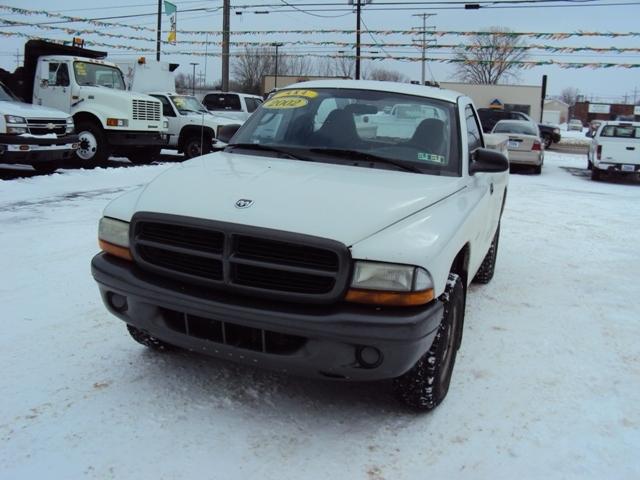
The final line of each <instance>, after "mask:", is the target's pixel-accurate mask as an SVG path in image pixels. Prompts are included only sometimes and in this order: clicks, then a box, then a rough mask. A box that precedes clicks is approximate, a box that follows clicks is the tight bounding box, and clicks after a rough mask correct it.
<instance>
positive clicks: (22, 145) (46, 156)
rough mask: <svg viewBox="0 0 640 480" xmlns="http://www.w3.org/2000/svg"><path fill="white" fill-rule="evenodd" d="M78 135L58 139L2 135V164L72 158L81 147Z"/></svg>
mask: <svg viewBox="0 0 640 480" xmlns="http://www.w3.org/2000/svg"><path fill="white" fill-rule="evenodd" d="M79 145H80V144H79V140H78V136H77V135H65V136H63V137H58V138H42V137H36V136H33V137H23V136H20V135H0V163H24V164H30V165H33V164H36V163H49V162H55V161H58V160H66V159H69V158H71V156H72V155H73V152H74V151H75V150H76V149H77V148H78V146H79Z"/></svg>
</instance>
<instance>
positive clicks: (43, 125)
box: [27, 118, 67, 135]
mask: <svg viewBox="0 0 640 480" xmlns="http://www.w3.org/2000/svg"><path fill="white" fill-rule="evenodd" d="M27 127H28V128H29V133H30V134H31V135H46V134H48V133H55V134H56V135H64V134H65V132H66V130H67V121H66V120H58V119H56V120H51V119H48V118H27Z"/></svg>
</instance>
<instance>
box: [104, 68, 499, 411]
mask: <svg viewBox="0 0 640 480" xmlns="http://www.w3.org/2000/svg"><path fill="white" fill-rule="evenodd" d="M398 103H403V104H411V105H416V106H419V107H421V106H424V107H428V108H426V109H425V110H424V111H425V112H428V114H427V113H425V115H426V116H425V118H424V119H423V120H421V121H420V122H417V123H416V127H415V128H414V130H413V132H406V133H405V134H403V135H402V136H396V137H390V136H384V137H367V138H362V137H360V135H359V134H358V130H357V128H356V125H355V119H354V116H356V115H359V114H361V113H362V112H374V111H382V110H384V109H385V108H388V107H389V106H393V105H395V104H398ZM325 104H329V105H339V106H340V107H339V108H334V109H333V110H332V111H331V112H329V113H328V115H326V117H324V111H325V110H326V109H325V108H324V105H325ZM432 109H433V110H435V111H437V118H434V116H433V110H432ZM318 112H322V114H323V117H324V119H323V121H322V122H317V118H316V117H317V115H318ZM508 168H509V165H508V160H507V158H506V157H505V156H504V155H503V154H501V153H499V152H497V151H494V150H490V149H487V148H485V144H484V139H483V135H482V129H481V127H480V122H479V119H478V116H477V114H476V111H475V108H474V106H473V104H472V102H471V100H470V99H469V98H467V97H465V96H462V95H460V94H458V93H456V92H452V91H447V90H440V89H437V88H431V87H423V86H417V85H407V84H401V83H389V82H371V81H351V80H330V81H313V82H308V83H302V84H297V85H293V86H291V87H289V88H286V89H283V90H281V91H279V92H278V93H276V94H274V95H273V96H272V97H271V98H270V99H269V100H268V101H266V102H265V103H264V104H263V105H262V106H261V107H260V108H259V109H258V110H257V111H256V112H255V113H254V114H253V115H252V116H251V118H250V119H249V120H248V121H247V122H246V123H245V124H244V125H243V126H242V127H241V128H240V130H238V131H237V132H236V133H235V135H234V136H233V137H232V138H231V141H230V142H229V145H228V146H227V148H226V149H225V150H224V151H222V152H216V153H212V154H209V155H204V156H201V157H198V158H195V159H192V160H189V161H187V162H184V163H182V164H180V165H177V166H175V167H173V168H172V169H170V170H168V171H166V172H164V173H163V174H162V175H160V176H159V177H157V178H156V179H155V180H154V181H152V182H151V183H150V184H148V185H147V186H145V187H143V188H140V189H137V190H134V191H131V192H129V193H127V194H125V195H123V196H121V197H120V198H118V199H116V200H114V201H113V202H112V203H110V204H109V205H108V206H107V207H106V209H105V210H104V216H103V217H102V219H101V220H100V225H99V231H98V237H99V244H100V247H101V249H102V252H101V253H99V254H98V255H96V256H95V257H94V258H93V260H92V274H93V276H94V278H95V280H96V281H97V283H98V285H99V289H100V292H101V296H102V299H103V301H104V303H105V305H106V308H107V309H108V310H109V311H110V312H111V313H112V314H114V315H116V316H117V317H119V318H120V319H122V320H123V321H124V322H126V324H127V327H128V331H129V333H130V334H131V336H132V337H133V338H134V339H135V340H136V341H138V342H139V343H141V344H143V345H145V346H148V347H150V348H154V349H158V350H164V349H168V348H171V347H174V346H177V347H182V348H186V349H189V350H193V351H197V352H200V353H204V354H208V355H212V356H216V357H221V358H225V359H228V360H234V361H237V362H241V363H245V364H249V365H254V366H262V367H268V368H273V369H276V370H279V371H285V372H289V373H294V374H302V375H310V376H313V377H318V378H328V379H339V380H383V379H394V382H393V385H394V388H395V392H396V394H397V396H398V397H399V399H400V400H402V401H403V402H405V403H406V404H408V405H410V406H412V407H414V408H416V409H420V410H430V409H433V408H434V407H436V406H437V405H438V404H439V403H440V402H441V401H442V400H443V399H444V397H445V395H446V394H447V391H448V389H449V384H450V380H451V375H452V372H453V367H454V363H455V359H456V353H457V350H458V348H459V347H460V344H461V340H462V331H463V324H464V317H465V314H464V311H465V303H466V295H467V289H468V286H469V285H470V283H471V282H472V281H477V282H479V283H486V282H488V281H489V280H491V278H492V276H493V273H494V268H495V264H496V256H497V250H498V238H499V234H500V218H501V215H502V211H503V207H504V204H505V199H506V195H507V182H508ZM167 192H171V195H167Z"/></svg>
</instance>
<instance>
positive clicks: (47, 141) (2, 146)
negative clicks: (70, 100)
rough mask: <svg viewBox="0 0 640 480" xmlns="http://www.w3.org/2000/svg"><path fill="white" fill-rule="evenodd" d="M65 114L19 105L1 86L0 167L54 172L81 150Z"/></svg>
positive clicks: (9, 91)
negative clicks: (13, 166) (19, 167)
mask: <svg viewBox="0 0 640 480" xmlns="http://www.w3.org/2000/svg"><path fill="white" fill-rule="evenodd" d="M73 128H74V127H73V118H72V117H70V116H69V114H68V113H65V112H61V111H59V110H54V109H52V108H46V107H41V106H39V105H29V104H28V103H24V102H22V101H20V99H19V98H18V97H16V96H15V95H14V94H13V93H12V92H11V90H9V89H8V88H7V87H6V86H5V85H4V84H3V83H2V82H0V163H11V164H24V165H31V166H32V167H33V168H35V169H36V170H37V171H39V172H43V173H51V172H54V171H55V170H56V169H57V168H58V167H59V166H60V162H62V161H63V160H70V159H72V157H73V155H74V152H75V151H76V149H77V148H78V147H79V146H80V143H79V140H78V136H77V135H74V134H73Z"/></svg>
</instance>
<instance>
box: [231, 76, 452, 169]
mask: <svg viewBox="0 0 640 480" xmlns="http://www.w3.org/2000/svg"><path fill="white" fill-rule="evenodd" d="M394 107H395V108H394ZM407 112H410V114H409V115H407V114H406V113H407ZM455 119H456V117H455V104H454V103H450V102H446V101H443V100H438V99H435V98H428V97H421V96H414V95H405V94H400V93H393V92H384V91H373V90H358V89H333V88H318V89H304V90H281V91H279V92H278V93H276V94H275V95H273V96H272V97H271V98H270V99H269V100H267V101H266V102H264V103H263V104H262V106H261V107H260V108H258V110H256V111H255V112H254V113H253V115H252V116H251V117H250V118H249V120H247V122H246V123H245V125H244V126H243V127H242V128H241V129H240V130H239V131H238V133H237V134H236V135H235V136H234V138H233V144H231V145H230V148H231V149H233V151H241V150H243V149H246V150H247V151H248V152H250V153H251V154H255V155H270V156H273V151H274V150H275V149H278V150H279V151H280V152H283V151H285V152H288V153H290V154H292V155H297V156H298V157H303V158H305V159H309V160H314V161H326V162H330V163H344V164H350V165H353V164H357V165H359V166H371V167H373V168H380V167H381V168H390V167H391V165H397V166H404V167H406V168H404V169H405V170H411V171H419V172H421V173H427V174H435V175H451V176H455V175H459V169H460V158H459V154H458V148H459V142H458V140H457V139H458V130H457V128H458V127H457V122H456V120H455ZM234 145H237V147H234ZM251 145H259V147H257V148H255V149H252V148H251ZM262 147H271V151H269V149H267V148H262ZM385 160H389V161H388V162H385Z"/></svg>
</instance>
